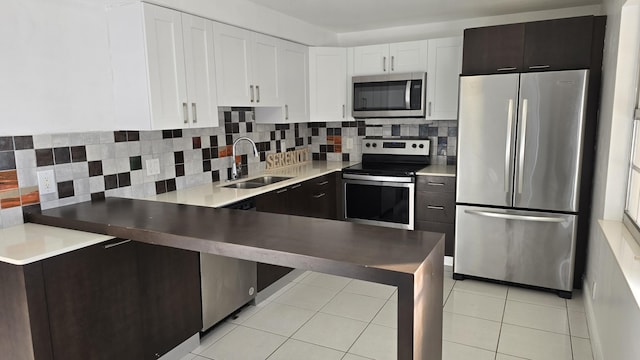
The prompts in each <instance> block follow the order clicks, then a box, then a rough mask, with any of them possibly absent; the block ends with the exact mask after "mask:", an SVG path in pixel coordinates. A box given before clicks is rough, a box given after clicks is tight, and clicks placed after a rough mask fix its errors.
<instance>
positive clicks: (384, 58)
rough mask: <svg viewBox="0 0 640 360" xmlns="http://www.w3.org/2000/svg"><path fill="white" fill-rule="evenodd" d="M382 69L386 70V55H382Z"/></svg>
mask: <svg viewBox="0 0 640 360" xmlns="http://www.w3.org/2000/svg"><path fill="white" fill-rule="evenodd" d="M382 71H384V72H387V57H386V56H383V57H382Z"/></svg>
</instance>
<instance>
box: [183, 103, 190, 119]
mask: <svg viewBox="0 0 640 360" xmlns="http://www.w3.org/2000/svg"><path fill="white" fill-rule="evenodd" d="M182 114H183V116H184V123H185V124H188V123H189V109H188V108H187V103H186V102H183V103H182Z"/></svg>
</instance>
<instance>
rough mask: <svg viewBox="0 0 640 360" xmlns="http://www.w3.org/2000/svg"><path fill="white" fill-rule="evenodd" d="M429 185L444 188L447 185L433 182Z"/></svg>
mask: <svg viewBox="0 0 640 360" xmlns="http://www.w3.org/2000/svg"><path fill="white" fill-rule="evenodd" d="M427 185H431V186H444V185H445V184H444V183H439V182H431V181H429V182H428V183H427Z"/></svg>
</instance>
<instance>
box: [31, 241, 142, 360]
mask: <svg viewBox="0 0 640 360" xmlns="http://www.w3.org/2000/svg"><path fill="white" fill-rule="evenodd" d="M122 241H123V240H120V239H118V240H115V241H112V242H108V243H105V244H100V245H94V246H90V247H87V248H84V249H80V250H77V251H74V252H71V253H68V254H64V255H59V256H56V257H53V258H50V259H47V260H44V261H43V272H44V283H45V291H46V296H47V307H48V312H49V324H50V329H51V342H52V348H53V356H54V358H55V359H70V360H71V359H98V360H99V359H104V360H112V359H131V360H135V359H142V358H143V357H142V346H141V344H142V337H141V334H142V333H141V331H140V329H141V325H142V323H141V317H140V313H139V309H140V304H139V296H138V294H139V292H138V291H139V285H140V283H139V281H138V276H137V266H136V265H137V262H136V253H135V249H134V245H133V243H131V242H128V243H122V244H120V245H118V244H119V243H120V242H122Z"/></svg>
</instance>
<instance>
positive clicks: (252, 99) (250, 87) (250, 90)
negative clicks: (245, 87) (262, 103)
mask: <svg viewBox="0 0 640 360" xmlns="http://www.w3.org/2000/svg"><path fill="white" fill-rule="evenodd" d="M249 93H250V95H251V102H253V101H254V97H253V85H249Z"/></svg>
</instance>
